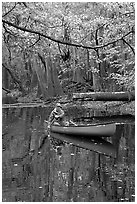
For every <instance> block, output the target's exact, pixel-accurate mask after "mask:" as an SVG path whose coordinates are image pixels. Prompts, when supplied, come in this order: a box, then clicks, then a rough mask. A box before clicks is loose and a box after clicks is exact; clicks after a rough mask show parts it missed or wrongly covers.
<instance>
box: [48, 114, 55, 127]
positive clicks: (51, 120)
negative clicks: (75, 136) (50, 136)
mask: <svg viewBox="0 0 137 204" xmlns="http://www.w3.org/2000/svg"><path fill="white" fill-rule="evenodd" d="M54 118H55V116H54V111H52V112H51V113H50V115H49V119H48V128H50V126H51V125H52V123H53V121H54Z"/></svg>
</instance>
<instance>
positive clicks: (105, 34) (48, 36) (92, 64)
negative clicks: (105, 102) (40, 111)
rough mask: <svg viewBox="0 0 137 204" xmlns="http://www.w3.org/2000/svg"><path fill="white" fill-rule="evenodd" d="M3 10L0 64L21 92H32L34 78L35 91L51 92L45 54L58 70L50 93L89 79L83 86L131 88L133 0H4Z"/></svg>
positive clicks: (44, 93) (10, 81)
mask: <svg viewBox="0 0 137 204" xmlns="http://www.w3.org/2000/svg"><path fill="white" fill-rule="evenodd" d="M2 11H3V44H2V46H3V63H4V64H5V65H7V66H8V68H9V69H10V70H11V72H12V73H13V74H14V75H15V76H17V78H18V79H19V80H20V82H21V84H22V87H23V88H24V89H25V91H26V94H27V93H29V92H33V89H32V88H31V87H33V84H34V81H35V82H36V88H37V91H38V95H37V96H38V97H39V96H40V95H41V94H42V95H43V97H44V98H47V97H49V96H50V93H51V92H50V91H48V92H45V89H46V88H45V87H46V86H49V85H48V81H49V80H50V77H51V76H50V75H49V74H48V72H47V70H48V68H47V66H46V61H47V59H48V58H49V57H50V59H51V61H52V64H53V65H52V66H54V67H55V69H56V72H57V74H55V75H56V77H55V81H58V80H59V81H60V84H59V81H58V82H57V83H58V86H59V90H58V91H57V92H58V94H57V92H56V94H55V92H54V91H52V95H53V96H56V95H61V94H62V90H61V86H62V88H63V91H64V92H65V93H68V86H70V85H72V87H71V89H69V92H73V91H77V88H76V89H75V84H74V82H76V83H77V82H78V83H80V84H83V86H85V87H87V83H88V85H90V88H85V91H89V90H91V89H93V90H95V91H96V90H99V91H119V90H131V89H133V88H134V65H135V59H134V57H135V51H134V44H135V36H134V26H135V5H134V3H133V2H111V3H109V2H106V3H105V2H100V3H97V2H22V3H21V2H15V3H13V2H3V4H2ZM39 56H41V59H40V57H39ZM34 61H35V62H36V61H37V64H36V63H35V62H34ZM44 63H45V65H44ZM3 69H4V68H3ZM81 69H83V70H84V75H83V76H81V74H80V73H81ZM38 70H39V71H38ZM38 72H39V74H38ZM8 75H9V74H8ZM36 75H37V76H36ZM40 75H41V78H39V77H40ZM53 75H54V73H53ZM76 75H77V77H75V76H76ZM34 76H35V80H34ZM80 77H81V79H80V80H79V78H80ZM4 80H5V82H4ZM8 81H9V87H7V88H10V89H12V88H17V87H18V85H17V83H16V84H15V82H14V81H13V80H12V79H11V76H8ZM64 82H65V83H64ZM131 82H132V83H131ZM3 83H4V84H6V83H7V81H6V79H5V77H3ZM52 83H53V81H52ZM73 85H74V86H73ZM83 86H82V89H80V91H82V90H83Z"/></svg>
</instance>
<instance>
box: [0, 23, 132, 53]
mask: <svg viewBox="0 0 137 204" xmlns="http://www.w3.org/2000/svg"><path fill="white" fill-rule="evenodd" d="M2 22H3V23H5V24H8V25H9V26H12V27H14V28H16V29H19V30H22V31H24V32H29V33H33V34H36V35H40V36H42V37H44V38H47V39H49V40H51V41H53V42H56V43H60V44H63V45H69V46H75V47H80V48H86V49H93V50H96V49H100V48H104V47H106V46H108V45H111V44H113V43H115V42H118V41H119V40H122V38H124V37H126V36H127V35H129V34H131V33H134V31H133V29H132V30H131V31H129V32H128V33H127V34H125V35H124V36H122V37H121V38H118V39H116V40H114V41H112V42H109V43H107V44H104V45H100V46H94V47H91V46H85V45H80V44H75V43H70V42H65V41H61V40H57V39H54V38H52V37H50V36H47V35H45V34H43V33H40V32H38V31H34V30H30V29H27V28H23V27H20V26H17V25H15V24H13V23H11V22H9V21H5V20H2Z"/></svg>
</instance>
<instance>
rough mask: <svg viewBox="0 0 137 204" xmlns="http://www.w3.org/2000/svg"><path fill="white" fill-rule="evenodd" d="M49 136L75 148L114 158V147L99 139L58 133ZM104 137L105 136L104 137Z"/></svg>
mask: <svg viewBox="0 0 137 204" xmlns="http://www.w3.org/2000/svg"><path fill="white" fill-rule="evenodd" d="M46 134H47V133H46ZM50 136H51V137H54V138H56V139H59V140H62V141H64V142H67V143H70V144H73V145H75V146H77V147H80V148H84V149H87V150H91V151H94V152H97V153H100V154H104V155H107V156H110V157H113V158H116V148H115V147H114V145H113V144H112V143H110V142H107V141H106V140H104V139H102V138H100V137H85V136H83V137H82V136H79V137H77V136H76V135H65V134H58V133H51V135H50ZM104 137H106V136H105V135H104Z"/></svg>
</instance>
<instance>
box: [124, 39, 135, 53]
mask: <svg viewBox="0 0 137 204" xmlns="http://www.w3.org/2000/svg"><path fill="white" fill-rule="evenodd" d="M122 40H123V42H124V43H126V44H127V45H128V46H129V47H130V48H131V50H132V52H133V54H134V55H135V50H134V48H133V47H132V46H131V45H130V44H129V43H128V42H127V41H126V40H125V39H124V38H122Z"/></svg>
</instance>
